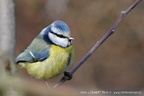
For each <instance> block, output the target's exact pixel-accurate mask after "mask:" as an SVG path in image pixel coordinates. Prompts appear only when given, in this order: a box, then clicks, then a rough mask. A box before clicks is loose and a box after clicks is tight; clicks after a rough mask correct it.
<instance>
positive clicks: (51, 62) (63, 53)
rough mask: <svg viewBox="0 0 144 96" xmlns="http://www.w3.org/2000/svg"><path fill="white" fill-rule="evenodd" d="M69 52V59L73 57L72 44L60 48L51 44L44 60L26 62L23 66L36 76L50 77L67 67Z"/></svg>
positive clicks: (41, 77) (40, 77)
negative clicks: (47, 55)
mask: <svg viewBox="0 0 144 96" xmlns="http://www.w3.org/2000/svg"><path fill="white" fill-rule="evenodd" d="M70 54H71V59H73V57H74V48H73V46H69V47H67V48H61V47H59V46H55V45H52V46H51V49H50V53H49V57H48V58H47V59H46V60H44V61H41V62H35V63H26V64H25V68H27V71H28V73H29V74H30V75H32V76H34V77H36V78H39V79H48V78H52V77H55V76H57V75H59V74H61V73H63V72H64V71H65V70H66V69H67V67H68V66H67V65H68V62H69V56H70ZM70 61H71V60H70Z"/></svg>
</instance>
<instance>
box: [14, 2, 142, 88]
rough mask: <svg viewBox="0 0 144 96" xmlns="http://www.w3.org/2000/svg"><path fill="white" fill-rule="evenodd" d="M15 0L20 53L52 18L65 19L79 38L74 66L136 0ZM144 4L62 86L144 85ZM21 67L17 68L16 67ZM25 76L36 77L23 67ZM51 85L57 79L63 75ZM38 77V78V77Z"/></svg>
mask: <svg viewBox="0 0 144 96" xmlns="http://www.w3.org/2000/svg"><path fill="white" fill-rule="evenodd" d="M63 1H64V0H15V3H16V26H17V51H16V52H17V53H16V54H17V55H18V54H19V53H20V52H21V51H23V50H24V49H25V48H26V47H27V46H28V45H29V44H30V42H31V41H32V40H33V38H34V37H35V36H37V34H39V32H40V31H41V30H42V29H43V28H44V27H46V26H47V25H49V24H50V23H52V22H53V21H54V20H62V21H64V22H66V23H67V24H68V25H69V27H70V29H71V32H72V36H73V37H74V38H75V40H74V46H75V51H76V57H75V61H74V64H73V65H75V64H76V63H77V62H78V61H79V60H80V59H81V58H82V57H83V56H84V55H85V54H86V53H87V52H88V51H89V50H90V48H92V46H93V45H94V44H95V43H96V41H97V40H99V39H100V38H101V37H102V36H103V35H104V34H105V33H106V32H107V31H108V30H109V29H110V27H111V26H112V24H114V22H115V21H116V19H117V18H118V16H119V15H120V12H121V11H122V10H125V9H126V8H128V6H130V4H132V2H134V0H69V2H65V1H68V0H65V1H64V2H63ZM143 10H144V2H143V1H142V2H141V3H140V4H139V5H138V6H137V7H136V8H135V9H134V10H132V12H130V13H129V14H128V15H127V16H126V18H125V19H124V20H123V21H122V23H121V24H120V25H119V26H118V28H117V29H116V32H115V34H113V35H112V36H111V37H110V38H109V39H108V40H106V42H104V44H103V45H102V46H100V48H99V49H98V50H97V51H96V52H95V53H94V54H93V55H92V56H91V57H90V58H89V59H88V60H87V61H86V62H85V64H84V65H83V66H82V67H80V69H78V70H77V71H76V73H75V74H74V77H73V79H72V80H71V81H69V82H66V83H65V84H64V85H67V86H71V87H74V88H76V90H77V89H80V90H83V89H84V90H90V89H97V88H98V89H103V90H107V89H110V90H137V89H142V88H143V87H144V18H143V17H144V11H143ZM18 68H19V67H18ZM19 72H20V73H21V74H22V77H24V78H27V79H32V80H35V79H33V78H32V77H30V76H29V75H27V73H26V71H25V69H21V68H19ZM61 77H62V75H61V76H59V77H57V78H54V79H52V80H50V81H49V83H50V84H51V83H56V82H57V81H58V80H59V79H60V78H61ZM36 81H39V80H36Z"/></svg>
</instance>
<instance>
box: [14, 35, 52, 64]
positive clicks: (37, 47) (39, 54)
mask: <svg viewBox="0 0 144 96" xmlns="http://www.w3.org/2000/svg"><path fill="white" fill-rule="evenodd" d="M49 50H50V45H49V44H48V43H46V42H45V41H44V40H43V39H41V38H40V37H39V36H38V37H36V38H35V39H34V40H33V41H32V43H31V44H30V45H29V46H28V48H27V49H25V50H24V52H22V53H21V54H20V55H18V57H17V58H16V63H21V62H37V61H43V60H45V59H46V58H48V56H49Z"/></svg>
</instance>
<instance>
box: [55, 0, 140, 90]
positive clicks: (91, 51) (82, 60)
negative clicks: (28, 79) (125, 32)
mask: <svg viewBox="0 0 144 96" xmlns="http://www.w3.org/2000/svg"><path fill="white" fill-rule="evenodd" d="M140 1H142V0H136V1H135V2H134V3H133V4H132V5H131V6H130V7H129V8H127V9H126V10H125V11H122V12H121V14H120V16H119V17H118V19H117V20H116V22H115V23H114V24H113V26H112V27H111V29H110V30H109V31H108V32H107V33H106V34H105V35H104V36H103V37H102V38H101V39H100V40H99V41H97V42H96V44H95V45H94V46H93V48H92V49H91V50H90V51H89V52H88V53H87V54H86V55H85V56H84V57H83V58H82V59H81V60H80V61H79V62H78V64H76V66H75V67H74V68H73V69H72V70H71V71H70V72H69V73H70V74H71V75H72V74H74V72H75V71H76V70H77V69H78V68H79V67H80V66H81V65H82V64H84V62H85V61H86V60H87V59H88V58H89V57H90V56H91V55H92V54H93V53H94V51H96V49H97V48H98V47H99V46H100V45H101V44H102V43H103V42H104V41H105V40H106V39H107V38H108V37H110V36H111V35H112V34H113V33H114V32H115V29H116V28H117V26H118V25H119V24H120V22H121V21H122V20H123V19H124V17H125V16H126V15H127V14H128V13H129V12H130V11H131V10H132V9H133V8H134V7H135V6H137V5H138V3H140ZM66 80H67V79H66V78H65V77H63V78H62V79H61V80H60V81H59V82H58V83H57V84H56V85H55V86H54V88H56V87H59V86H61V85H62V84H63V83H64V82H65V81H66Z"/></svg>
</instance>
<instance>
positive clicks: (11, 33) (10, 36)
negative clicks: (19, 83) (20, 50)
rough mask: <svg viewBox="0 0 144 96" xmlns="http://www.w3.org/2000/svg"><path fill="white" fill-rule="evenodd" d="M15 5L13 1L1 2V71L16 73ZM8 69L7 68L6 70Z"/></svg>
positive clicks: (5, 0)
mask: <svg viewBox="0 0 144 96" xmlns="http://www.w3.org/2000/svg"><path fill="white" fill-rule="evenodd" d="M15 39H16V38H15V5H14V2H13V0H0V47H1V48H0V61H1V63H0V66H1V67H0V68H1V69H0V70H3V71H4V70H5V69H8V70H9V71H11V73H14V72H15V71H16V68H15V64H14V62H13V60H14V57H15V41H16V40H15ZM5 67H6V68H5Z"/></svg>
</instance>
